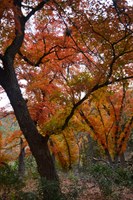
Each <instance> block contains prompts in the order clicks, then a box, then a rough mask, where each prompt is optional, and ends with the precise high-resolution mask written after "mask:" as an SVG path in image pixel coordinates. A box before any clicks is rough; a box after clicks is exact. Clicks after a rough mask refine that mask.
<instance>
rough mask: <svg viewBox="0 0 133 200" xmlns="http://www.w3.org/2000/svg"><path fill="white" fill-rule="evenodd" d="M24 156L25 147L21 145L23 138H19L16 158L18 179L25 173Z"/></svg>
mask: <svg viewBox="0 0 133 200" xmlns="http://www.w3.org/2000/svg"><path fill="white" fill-rule="evenodd" d="M24 158H25V147H24V146H23V139H22V138H20V154H19V158H18V174H19V178H20V179H23V177H24V174H25V162H24Z"/></svg>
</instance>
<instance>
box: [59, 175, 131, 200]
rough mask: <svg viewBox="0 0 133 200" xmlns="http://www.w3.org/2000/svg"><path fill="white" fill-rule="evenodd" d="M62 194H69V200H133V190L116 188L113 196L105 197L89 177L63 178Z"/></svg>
mask: <svg viewBox="0 0 133 200" xmlns="http://www.w3.org/2000/svg"><path fill="white" fill-rule="evenodd" d="M61 188H62V192H63V193H65V194H68V195H67V196H68V200H69V199H70V200H74V199H76V200H105V199H107V200H133V188H132V189H131V188H130V189H128V188H126V187H121V188H120V187H119V188H115V189H114V191H113V192H112V194H111V195H109V196H106V195H103V192H102V191H101V190H100V188H99V186H98V184H97V183H96V182H95V181H94V180H92V179H91V178H88V177H78V178H77V180H75V179H73V178H70V177H68V178H67V177H66V176H65V177H63V176H62V177H61Z"/></svg>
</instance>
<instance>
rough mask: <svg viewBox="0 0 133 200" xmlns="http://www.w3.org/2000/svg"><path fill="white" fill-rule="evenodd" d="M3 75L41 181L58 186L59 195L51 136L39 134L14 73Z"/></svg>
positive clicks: (49, 190) (3, 84)
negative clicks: (51, 148) (50, 141)
mask: <svg viewBox="0 0 133 200" xmlns="http://www.w3.org/2000/svg"><path fill="white" fill-rule="evenodd" d="M3 73H4V74H3V75H4V76H3V78H2V79H1V83H2V84H1V85H2V87H3V88H4V90H5V91H6V93H7V96H8V97H9V100H10V103H11V105H12V107H13V109H14V113H15V116H16V118H17V120H18V123H19V126H20V129H21V130H22V132H23V134H24V136H25V138H26V140H27V142H28V144H29V147H30V149H31V152H32V154H33V156H34V157H35V160H36V162H37V167H38V172H39V174H40V176H41V179H44V180H46V181H48V183H49V182H50V183H52V182H55V183H56V186H58V187H56V192H57V193H58V191H59V181H58V176H57V173H56V170H55V166H54V163H53V159H52V156H51V154H50V151H49V148H48V139H49V136H48V135H46V136H45V137H43V136H42V135H41V134H40V133H39V132H38V130H37V128H36V126H35V124H34V122H33V120H32V119H31V117H30V114H29V111H28V109H27V105H26V102H25V100H24V98H23V97H22V94H21V91H20V88H19V85H18V83H17V79H16V76H15V73H14V71H11V72H8V73H5V71H4V70H3ZM57 188H58V189H57ZM45 189H46V188H45ZM51 189H52V190H53V188H47V189H46V191H44V193H47V195H46V196H45V199H47V200H50V199H52V198H51V197H50V196H49V195H51V194H52V193H51ZM57 190H58V191H57Z"/></svg>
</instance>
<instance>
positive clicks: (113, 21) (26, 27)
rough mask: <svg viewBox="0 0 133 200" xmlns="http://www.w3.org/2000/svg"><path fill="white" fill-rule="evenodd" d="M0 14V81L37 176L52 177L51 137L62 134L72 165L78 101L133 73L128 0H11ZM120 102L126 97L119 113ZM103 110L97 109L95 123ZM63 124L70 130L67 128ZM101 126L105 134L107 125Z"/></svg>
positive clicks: (82, 101) (104, 111)
mask: <svg viewBox="0 0 133 200" xmlns="http://www.w3.org/2000/svg"><path fill="white" fill-rule="evenodd" d="M7 5H8V6H7ZM0 17H1V25H0V27H1V32H0V35H1V38H2V39H1V40H0V45H1V52H0V59H1V67H0V84H1V86H2V87H3V89H4V90H5V92H6V93H7V95H8V98H9V99H10V102H11V105H12V107H13V109H14V113H15V116H16V118H17V120H18V123H19V126H20V129H21V131H22V132H23V134H24V136H25V138H26V140H27V142H28V145H29V146H30V149H31V152H32V154H33V155H34V157H35V159H36V162H37V165H38V170H39V173H40V175H41V177H45V178H46V179H47V180H52V181H53V180H54V181H56V180H58V177H57V174H56V171H55V167H54V163H53V160H52V157H51V154H50V151H49V148H48V140H49V137H50V136H51V135H53V134H59V133H62V135H63V136H62V137H64V141H65V143H66V145H67V150H68V156H69V161H70V162H69V167H70V168H71V155H70V154H71V153H70V149H69V148H70V147H69V145H70V144H69V143H70V141H69V140H70V138H71V137H72V138H73V131H75V130H76V126H74V124H73V123H74V121H75V114H76V112H77V111H78V109H80V106H82V104H83V103H84V102H85V101H86V100H87V99H88V98H89V97H90V95H93V94H94V92H97V91H98V90H99V89H101V88H104V87H105V86H106V87H107V86H109V85H111V84H114V85H113V87H114V88H115V84H116V86H118V85H117V83H118V82H120V84H121V85H123V81H125V80H127V81H128V80H130V79H132V78H133V75H132V74H133V71H132V69H133V68H132V51H133V49H132V46H133V45H132V30H131V28H132V18H133V17H132V7H131V6H130V5H129V4H128V3H127V1H121V2H119V4H117V2H115V1H111V2H109V3H108V4H107V3H106V2H105V3H103V2H101V1H93V4H92V2H91V1H90V2H87V1H84V0H80V1H75V0H74V1H65V2H64V1H55V0H51V1H50V0H47V1H39V2H38V1H22V0H19V1H16V0H12V1H10V3H9V2H8V1H4V3H3V4H1V10H0ZM22 80H23V82H22ZM24 81H25V82H24ZM120 84H119V85H120ZM21 87H24V88H25V94H26V98H27V99H28V101H27V100H26V101H25V99H24V98H23V96H22V94H21V90H20V88H21ZM124 90H125V89H124ZM107 91H108V90H107ZM107 91H106V92H107ZM118 91H120V90H118ZM123 94H124V93H123ZM97 95H98V94H97ZM101 99H102V98H101ZM118 99H119V97H118ZM122 101H123V102H124V96H123V98H122V99H121V97H120V105H119V106H120V110H123V102H122ZM110 103H112V101H111V102H110ZM93 104H94V103H93ZM106 104H107V105H108V106H109V102H108V101H107V102H106ZM111 105H112V110H113V107H114V108H115V106H114V104H113V103H112V104H111ZM106 107H107V106H106V105H105V108H104V109H101V108H100V107H97V112H98V115H99V119H100V120H101V121H100V122H99V123H100V124H101V123H103V122H102V121H103V115H104V116H105V115H108V113H107V110H106ZM27 108H28V109H27ZM120 110H119V111H120ZM101 113H103V114H101ZM105 113H107V114H105ZM114 113H115V110H114ZM120 115H121V111H120ZM101 116H102V117H101ZM114 116H115V114H114ZM118 118H119V119H120V118H121V117H116V121H119V120H118ZM106 120H107V119H106V117H105V121H106ZM96 121H97V120H96ZM120 121H121V119H120ZM128 122H129V126H130V124H132V117H131V118H130V119H129V120H128ZM119 123H120V122H119ZM77 124H78V123H77ZM67 126H69V129H68V130H69V131H70V135H69V134H66V132H64V131H65V129H66V127H67ZM108 126H109V125H108ZM112 126H113V125H112ZM124 126H125V124H124ZM127 127H128V125H127ZM124 128H125V127H124ZM69 131H68V132H69ZM101 131H103V132H106V131H107V132H108V133H109V130H105V127H103V129H102V130H101ZM125 132H126V130H125ZM124 134H125V133H124ZM67 137H68V138H67ZM100 137H101V135H100ZM51 138H52V137H51ZM105 138H106V137H104V139H105ZM122 138H123V137H122ZM122 138H121V139H122ZM126 138H127V137H126ZM104 144H105V141H104ZM38 147H39V149H38ZM48 198H49V197H48Z"/></svg>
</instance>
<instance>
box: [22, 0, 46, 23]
mask: <svg viewBox="0 0 133 200" xmlns="http://www.w3.org/2000/svg"><path fill="white" fill-rule="evenodd" d="M49 1H50V0H43V1H42V2H40V3H39V4H38V5H37V6H36V7H35V8H33V9H32V10H31V12H29V14H28V15H27V16H26V17H25V19H26V21H28V20H29V19H30V17H31V16H32V15H34V14H35V13H36V12H37V11H39V10H41V9H42V8H43V6H44V5H45V4H46V3H48V2H49Z"/></svg>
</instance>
